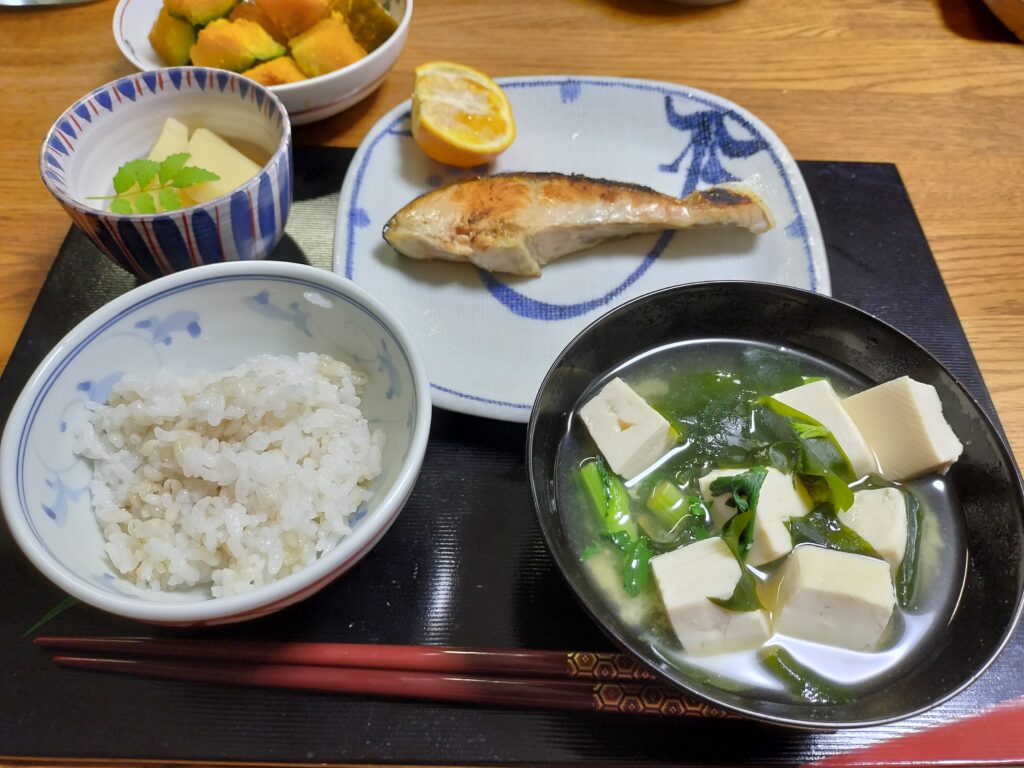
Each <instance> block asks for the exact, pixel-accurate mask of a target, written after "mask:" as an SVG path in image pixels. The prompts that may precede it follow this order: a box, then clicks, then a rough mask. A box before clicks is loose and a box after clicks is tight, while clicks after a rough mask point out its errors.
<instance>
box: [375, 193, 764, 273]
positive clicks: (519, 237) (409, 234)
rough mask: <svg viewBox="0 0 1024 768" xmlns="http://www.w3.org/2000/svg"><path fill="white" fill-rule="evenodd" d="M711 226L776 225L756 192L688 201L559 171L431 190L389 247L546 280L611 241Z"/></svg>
mask: <svg viewBox="0 0 1024 768" xmlns="http://www.w3.org/2000/svg"><path fill="white" fill-rule="evenodd" d="M707 224H733V225H736V226H740V227H745V228H746V229H749V230H750V231H751V232H755V233H759V232H764V231H766V230H769V229H771V228H772V226H774V221H773V220H772V215H771V213H770V212H769V211H768V208H767V207H766V206H765V204H764V203H763V202H762V201H761V200H760V198H758V197H757V196H756V195H755V194H754V193H753V192H751V191H750V190H749V189H747V188H745V187H743V186H740V185H733V184H727V185H722V186H718V187H712V188H711V189H704V190H700V191H698V192H694V193H692V194H690V195H687V196H686V197H685V198H683V199H681V200H680V199H678V198H675V197H670V196H669V195H663V194H661V193H659V192H655V191H654V190H653V189H648V188H647V187H641V186H636V185H633V184H620V183H617V182H613V181H605V180H604V179H591V178H588V177H586V176H566V175H563V174H558V173H514V174H501V175H497V176H486V177H483V178H479V179H474V180H471V181H463V182H459V183H457V184H453V185H451V186H448V187H443V188H441V189H437V190H434V191H433V192H428V193H427V194H425V195H422V196H421V197H418V198H416V199H415V200H413V201H412V202H411V203H409V204H408V205H407V206H405V207H404V208H403V209H402V210H400V211H399V212H398V213H396V214H395V215H394V216H393V217H392V218H391V221H389V222H388V223H387V224H386V225H385V226H384V239H385V240H387V241H388V242H389V243H390V244H391V245H392V246H394V248H395V249H396V250H397V251H398V252H399V253H402V254H404V255H406V256H408V257H409V258H413V259H446V260H448V261H461V262H470V263H472V264H476V265H477V266H478V267H482V268H483V269H487V270H490V271H491V272H507V273H510V274H513V275H534V276H535V275H539V274H540V270H541V267H542V266H544V265H545V264H547V263H549V262H551V261H554V260H555V259H557V258H558V257H559V256H564V255H565V254H567V253H573V252H574V251H579V250H582V249H584V248H589V247H590V246H592V245H596V244H597V243H600V242H603V241H605V240H608V239H610V238H613V237H623V236H626V235H633V234H636V233H639V232H657V231H659V230H664V229H685V228H687V227H695V226H703V225H707Z"/></svg>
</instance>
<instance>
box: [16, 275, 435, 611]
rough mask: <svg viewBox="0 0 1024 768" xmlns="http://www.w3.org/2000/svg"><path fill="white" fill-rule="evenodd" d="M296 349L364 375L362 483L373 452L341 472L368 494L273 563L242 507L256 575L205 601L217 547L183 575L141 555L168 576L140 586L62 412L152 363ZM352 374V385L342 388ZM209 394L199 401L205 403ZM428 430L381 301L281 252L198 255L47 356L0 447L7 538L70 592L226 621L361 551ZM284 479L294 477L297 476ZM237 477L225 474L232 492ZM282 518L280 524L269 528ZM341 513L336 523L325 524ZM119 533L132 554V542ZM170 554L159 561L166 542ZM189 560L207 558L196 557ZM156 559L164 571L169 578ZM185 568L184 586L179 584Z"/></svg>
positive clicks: (416, 382)
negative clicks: (194, 263)
mask: <svg viewBox="0 0 1024 768" xmlns="http://www.w3.org/2000/svg"><path fill="white" fill-rule="evenodd" d="M307 352H308V353H315V354H316V355H329V356H330V357H332V358H334V359H336V360H339V361H341V362H343V363H345V364H346V365H347V366H349V367H350V368H351V369H352V370H353V371H358V372H359V373H361V374H362V375H364V376H365V377H366V382H365V384H364V385H362V394H361V395H358V397H359V405H358V408H359V410H360V412H361V414H362V416H363V418H365V421H366V429H367V430H368V434H369V435H371V436H372V435H373V434H374V433H375V432H380V434H381V436H382V438H383V440H382V441H381V442H374V444H375V445H377V446H378V447H379V472H380V474H379V475H377V476H376V477H374V478H373V479H372V481H370V480H369V479H368V477H367V476H368V475H372V474H374V472H375V471H376V467H375V466H374V462H375V459H374V458H373V456H372V451H371V452H370V453H368V454H366V455H365V456H363V457H362V459H361V461H362V468H361V469H359V470H356V471H357V472H360V473H361V476H362V477H364V483H363V489H364V490H365V491H367V492H368V495H367V496H365V497H363V496H362V493H360V494H358V496H359V497H360V498H355V497H353V499H352V500H351V503H350V505H349V507H347V508H346V509H347V511H346V512H345V514H342V515H339V516H338V518H337V519H336V520H335V521H334V522H332V523H330V524H329V528H333V530H332V531H331V532H330V534H329V536H328V539H335V538H336V539H337V541H336V543H329V542H328V540H327V539H325V540H324V541H323V544H324V546H323V547H322V548H321V549H320V550H319V551H318V552H316V557H315V558H312V559H309V560H307V562H306V563H305V564H304V565H301V566H299V565H298V563H295V565H294V567H292V566H287V565H285V560H286V559H287V557H286V556H285V555H284V554H283V552H284V548H282V550H281V553H282V555H281V565H280V567H278V564H277V560H276V557H277V555H276V554H274V552H273V550H274V549H275V547H274V546H273V544H272V538H273V536H271V537H269V538H268V541H270V542H271V543H269V544H264V543H254V542H256V541H257V539H259V535H257V534H256V533H255V531H256V530H257V528H258V526H259V525H261V524H264V523H270V524H271V525H272V526H273V525H274V523H273V522H271V517H272V516H271V515H269V514H267V515H266V519H265V520H259V521H255V520H254V521H252V523H253V526H250V529H249V530H248V531H247V532H245V533H239V536H240V538H237V541H241V542H245V541H246V536H250V535H251V537H250V539H249V540H248V543H246V545H245V546H246V551H242V550H238V551H236V552H235V553H234V555H238V554H242V555H247V554H253V553H252V552H250V551H248V548H250V547H255V548H256V549H257V550H258V551H259V553H260V554H259V557H260V558H264V560H263V561H262V563H258V564H257V565H258V566H259V567H258V568H257V569H256V570H259V569H260V568H262V570H261V571H260V572H261V573H262V578H260V579H255V578H254V579H252V580H251V584H248V583H247V582H248V581H249V580H243V581H241V582H240V581H239V580H238V579H237V578H235V577H232V586H231V588H230V589H226V590H225V591H224V592H223V593H222V594H223V596H222V597H217V598H214V596H213V592H212V587H215V586H223V581H224V580H223V579H222V580H221V581H222V583H221V584H217V583H215V579H214V578H213V571H214V570H223V569H224V568H225V566H227V565H228V564H229V563H230V562H231V560H230V559H228V558H225V559H220V558H221V557H222V556H223V555H224V552H223V551H222V552H220V554H218V555H217V557H216V558H214V557H211V556H209V555H208V553H205V554H202V555H201V556H199V557H197V558H196V559H195V561H194V562H192V563H190V564H189V565H190V566H191V567H194V568H196V569H197V570H198V571H199V573H198V574H195V573H191V574H190V573H188V568H178V566H175V568H174V569H170V568H166V562H169V560H168V559H167V558H165V565H163V566H157V565H154V568H156V570H161V569H166V570H167V573H166V574H164V573H162V571H161V573H155V572H154V573H155V582H156V583H157V584H160V583H161V581H162V580H163V583H164V584H166V587H169V588H162V589H153V588H152V587H151V584H147V578H148V577H149V576H150V574H144V578H142V579H141V581H139V580H138V579H136V578H135V577H131V578H129V577H127V576H126V575H125V574H124V573H122V572H121V571H120V570H119V569H118V568H116V567H115V566H114V564H113V562H112V561H111V557H110V553H109V552H108V550H107V544H108V541H107V539H106V538H105V536H104V530H103V529H104V527H105V526H104V525H101V524H100V523H99V522H98V521H97V518H96V515H95V514H94V512H93V495H94V489H93V479H94V478H93V469H94V467H93V461H92V460H90V459H86V458H85V457H83V456H81V455H77V454H76V453H75V450H74V449H75V442H76V437H75V434H76V425H80V424H82V423H83V422H84V421H85V420H87V419H88V418H89V414H90V413H92V412H95V411H97V410H98V406H99V405H102V404H105V403H107V402H108V400H109V398H110V396H111V394H112V391H113V388H114V386H115V385H116V384H118V383H119V382H122V381H124V382H125V383H129V382H131V378H130V377H132V376H143V377H149V376H153V375H154V374H155V373H156V372H158V371H167V372H169V373H170V374H172V375H174V376H176V377H202V376H210V375H217V374H221V373H223V372H224V371H226V370H229V369H231V368H233V367H235V366H238V365H240V364H242V363H244V362H245V361H247V360H249V359H251V358H253V357H255V356H258V355H275V356H287V357H291V358H292V359H293V360H294V359H295V357H296V356H297V355H299V354H300V353H307ZM357 381H358V380H357V379H353V380H352V382H351V386H352V388H353V392H354V391H355V388H356V387H357V386H358V383H357ZM296 402H297V401H296ZM350 404H351V403H350ZM219 407H220V406H219V404H217V405H211V410H210V414H214V413H215V412H216V411H217V410H219ZM226 407H227V405H226V404H225V408H226ZM225 413H226V410H225ZM317 418H319V417H317ZM161 428H163V427H161ZM312 428H313V427H311V429H312ZM429 428H430V397H429V383H428V381H427V378H426V373H425V369H424V366H423V363H422V361H421V359H420V357H419V354H418V352H417V350H416V349H415V348H414V347H413V345H412V342H411V340H410V338H409V336H408V333H407V332H406V331H405V330H404V328H402V327H401V325H400V323H399V322H398V321H397V319H396V318H395V317H394V316H393V315H392V313H391V312H390V311H389V310H388V309H387V308H386V307H385V306H383V305H382V304H381V303H380V302H379V301H377V300H376V299H374V298H373V297H372V296H370V295H369V294H367V293H366V292H365V291H363V290H362V289H360V288H359V287H358V286H355V285H353V284H352V283H351V282H350V281H347V280H345V279H344V278H340V277H338V276H336V275H333V274H331V273H329V272H326V271H325V270H321V269H317V268H314V267H308V266H302V265H296V264H287V263H281V262H230V263H225V264H218V265H213V266H208V267H199V268H195V269H191V270H187V271H184V272H180V273H177V274H174V275H171V276H168V277H165V278H162V279H160V280H156V281H153V282H151V283H148V284H146V285H143V286H141V287H139V288H136V289H135V290H133V291H130V292H128V293H127V294H125V295H123V296H121V297H119V298H117V299H115V300H113V301H112V302H110V303H109V304H107V305H105V306H103V307H102V308H100V309H98V310H97V311H95V312H94V313H93V314H92V315H90V316H89V317H87V318H86V319H85V320H83V321H82V322H81V323H79V325H78V326H76V327H75V328H74V329H73V330H72V331H71V332H70V333H69V334H68V335H67V336H66V337H65V338H64V339H63V340H61V341H60V342H59V343H58V344H57V345H56V346H55V347H54V349H53V351H51V352H50V354H49V355H47V357H46V358H45V359H44V360H43V361H42V363H41V364H40V366H39V367H38V369H37V370H36V372H35V373H34V374H33V376H32V377H31V378H30V380H29V381H28V383H27V384H26V386H25V388H24V390H23V392H22V394H21V396H20V397H19V399H18V401H17V403H16V404H15V406H14V408H13V409H12V410H11V413H10V416H9V418H8V421H7V426H6V428H5V431H4V437H3V441H2V444H0V501H2V503H3V508H4V515H5V518H6V520H7V523H8V526H9V527H10V529H11V532H12V534H13V536H14V538H15V540H16V541H17V543H18V545H19V547H20V548H21V549H22V551H23V552H24V553H25V554H26V555H27V556H28V558H29V559H30V560H31V561H32V563H33V564H34V565H35V566H36V567H37V568H38V569H39V570H40V571H41V572H42V573H43V574H44V575H45V576H47V578H49V579H50V580H51V581H53V582H54V583H55V584H57V585H58V586H60V587H61V588H62V589H64V590H65V591H67V592H68V593H69V594H71V595H73V596H74V597H77V598H79V599H80V600H82V601H83V602H86V603H88V604H90V605H93V606H96V607H99V608H102V609H104V610H107V611H110V612H113V613H116V614H119V615H122V616H127V617H130V618H135V619H139V620H142V621H147V622H154V623H160V624H168V625H196V624H216V623H223V622H231V621H240V620H243V619H248V618H254V617H256V616H261V615H264V614H267V613H270V612H273V611H276V610H279V609H280V608H283V607H285V606H286V605H289V604H291V603H294V602H297V601H298V600H302V599H304V598H306V597H308V596H309V595H312V594H313V593H314V592H316V591H317V590H319V589H321V588H323V587H324V586H325V585H327V584H329V583H330V582H331V581H332V580H333V579H335V578H337V577H338V576H339V575H340V574H341V573H343V572H344V571H345V570H347V569H348V568H350V567H351V566H352V565H354V564H355V563H356V562H358V561H359V559H361V558H362V557H364V556H365V555H366V554H367V553H368V552H369V551H370V550H371V549H372V548H373V546H374V545H375V544H376V543H377V541H379V540H380V538H381V537H382V536H383V535H384V534H385V533H386V532H387V530H388V528H389V527H390V525H391V524H392V523H393V522H394V520H395V519H396V517H397V515H398V513H399V512H400V510H401V508H402V506H403V505H404V504H405V501H406V500H407V499H408V497H409V495H410V493H411V492H412V487H413V484H414V483H415V480H416V478H417V476H418V474H419V469H420V466H421V464H422V460H423V454H424V452H425V450H426V442H427V437H428V433H429ZM365 434H367V433H364V437H365ZM153 437H154V438H155V430H153ZM309 437H310V436H308V435H307V436H303V437H301V438H299V439H300V441H302V440H306V439H307V438H309ZM81 439H82V438H79V440H81ZM189 439H191V438H189ZM218 440H219V438H218ZM282 445H283V441H282ZM78 448H79V449H80V450H81V449H82V448H83V446H82V445H79V446H78ZM95 448H96V446H95V445H94V446H93V449H95ZM161 450H162V449H161ZM275 450H280V447H278V448H276V449H275ZM310 450H311V451H315V450H319V449H318V448H312V447H311V448H310ZM232 452H234V453H235V454H237V453H238V451H237V447H235V448H231V449H230V450H229V451H228V453H232ZM301 454H302V450H299V451H298V453H296V454H295V456H293V458H295V460H296V461H299V459H298V458H296V457H299V456H301ZM182 458H184V456H182ZM235 458H236V459H238V456H235ZM309 458H310V457H309V456H307V457H306V460H309ZM221 459H225V460H229V457H227V456H221V457H219V458H218V461H220V460H221ZM204 460H205V459H204ZM240 461H241V460H240ZM245 461H247V460H245ZM330 461H335V459H331V460H330ZM243 463H244V461H243ZM321 463H322V461H321ZM192 469H195V468H192ZM324 469H327V470H328V471H327V474H330V473H331V472H333V471H334V470H332V469H330V466H328V467H326V468H321V469H319V470H317V472H316V481H315V484H316V483H322V482H323V481H324V477H325V473H324ZM176 471H177V470H176ZM204 471H205V470H204ZM171 474H173V473H171ZM251 474H252V473H250V476H251ZM129 475H130V476H129V477H126V478H125V480H126V481H131V480H132V477H133V476H134V472H131V473H129ZM310 478H312V475H310ZM166 479H167V478H164V480H166ZM336 479H339V480H341V481H342V482H341V484H342V485H344V484H345V483H344V480H346V479H349V478H347V475H346V476H345V477H342V476H341V475H338V477H337V478H336ZM310 481H311V482H313V481H312V480H310ZM327 485H330V483H328V484H327ZM297 487H299V488H300V489H301V488H302V487H303V483H302V482H299V484H298V486H297ZM324 487H325V488H326V487H327V486H324ZM238 490H239V489H238V488H237V484H236V487H235V488H234V490H233V491H231V493H238ZM300 492H301V490H300ZM228 495H230V493H229V494H228ZM217 496H220V491H218V493H217ZM140 501H142V500H141V499H140ZM150 501H155V499H150ZM226 506H228V505H226ZM353 508H354V510H355V511H352V509H353ZM267 509H268V510H269V509H270V507H269V506H268V507H267ZM324 509H326V506H325V507H324ZM287 514H290V512H288V513H287ZM302 514H304V513H300V514H299V517H298V518H296V519H297V520H298V521H299V522H296V523H294V524H298V525H300V527H301V526H302V525H311V522H310V521H311V520H313V518H306V519H303V518H302ZM332 514H333V513H332ZM314 517H316V515H314ZM321 517H322V516H321ZM226 519H232V518H231V516H230V515H229V516H228V517H227V518H226ZM237 519H238V518H234V522H237ZM343 519H344V520H345V522H341V521H342V520H343ZM125 522H126V521H125ZM234 522H231V523H230V524H231V525H234ZM278 522H282V521H281V520H278ZM117 524H118V523H116V522H115V521H107V523H106V525H115V526H116V525H117ZM292 524H293V523H291V522H289V523H287V524H286V523H284V522H282V529H283V528H284V526H285V525H292ZM225 525H228V523H227V522H226V523H225ZM317 525H318V526H319V525H320V522H317ZM346 525H347V527H348V528H349V529H351V530H350V532H345V533H343V534H341V535H339V532H343V531H345V526H346ZM245 527H246V526H245V525H244V524H243V526H242V529H244V528H245ZM213 530H218V531H219V532H218V533H217V534H216V535H215V536H214V540H211V541H210V546H211V549H212V551H214V552H217V551H218V550H219V549H221V546H220V545H221V544H226V542H227V538H230V536H228V537H227V538H225V539H224V540H223V541H217V540H216V537H217V536H222V537H223V536H224V535H225V534H224V532H225V531H226V529H218V528H217V526H214V527H213ZM111 533H115V531H111ZM177 533H180V531H179V532H177ZM177 533H175V534H174V536H176V535H177ZM306 533H308V534H309V537H312V538H309V541H312V542H313V543H312V544H311V545H309V544H308V542H306V543H304V544H303V546H305V547H307V550H306V551H309V550H308V547H309V546H311V547H312V550H313V551H316V548H317V546H319V544H318V543H317V541H318V539H317V536H318V535H319V528H318V529H317V532H316V533H314V532H313V531H312V528H310V529H309V530H307V531H306ZM274 535H276V534H274ZM288 535H290V534H288ZM174 536H172V537H171V538H172V539H173V538H174ZM190 536H191V534H189V535H187V536H186V537H185V539H183V540H182V542H183V545H185V546H187V544H185V543H184V542H187V541H190V540H191V539H190ZM146 540H147V541H151V542H152V543H151V546H153V547H158V544H159V543H160V542H162V541H163V538H162V537H161V536H156V537H153V536H147V539H146ZM140 541H141V539H140ZM304 541H306V537H305V535H304ZM128 546H129V550H127V551H131V547H132V545H131V544H129V545H128ZM231 546H235V543H232V545H231ZM260 547H263V549H260ZM298 549H299V550H301V549H302V547H298ZM225 551H226V550H225ZM170 555H171V557H170V559H173V558H174V553H173V552H171V553H170ZM203 558H207V559H209V560H216V562H215V563H205V561H204V560H203ZM156 562H157V561H156V560H154V563H156ZM200 562H203V563H205V564H203V565H200V564H199V563H200ZM171 570H176V571H177V575H176V576H175V577H174V578H173V579H172V578H171V576H170V571H171ZM271 574H273V579H271V578H270V577H271ZM224 575H225V576H227V575H228V574H224ZM193 576H196V577H197V579H196V583H195V584H194V585H191V586H190V585H189V583H188V582H189V581H191V580H192V577H193ZM236 576H237V574H236ZM165 577H166V578H165ZM172 580H173V581H175V582H176V583H174V584H172V583H171V581H172ZM150 582H152V579H150Z"/></svg>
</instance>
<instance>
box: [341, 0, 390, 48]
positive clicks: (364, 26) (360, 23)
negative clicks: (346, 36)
mask: <svg viewBox="0 0 1024 768" xmlns="http://www.w3.org/2000/svg"><path fill="white" fill-rule="evenodd" d="M338 5H339V6H346V7H344V8H341V7H339V8H337V9H336V10H337V11H338V12H339V13H341V15H342V16H343V17H344V19H345V23H346V24H347V25H348V28H349V29H350V30H352V37H354V38H355V40H356V42H357V43H359V44H360V45H361V46H363V48H365V49H366V50H367V52H369V51H373V50H376V49H377V48H378V47H380V45H381V43H383V42H384V41H385V40H387V39H388V38H389V37H391V34H392V33H393V32H394V31H395V30H396V29H398V23H397V22H396V21H395V20H394V19H393V18H392V17H391V14H390V13H388V12H387V11H385V10H384V9H383V8H381V7H380V5H379V4H378V3H377V0H340V2H339V3H338Z"/></svg>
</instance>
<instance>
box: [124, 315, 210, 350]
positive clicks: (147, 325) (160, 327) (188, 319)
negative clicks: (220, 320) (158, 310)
mask: <svg viewBox="0 0 1024 768" xmlns="http://www.w3.org/2000/svg"><path fill="white" fill-rule="evenodd" d="M135 327H136V328H138V329H139V330H144V331H148V332H149V334H150V336H151V337H152V340H153V343H154V344H163V345H165V346H168V347H169V346H171V342H172V341H174V334H176V333H187V334H188V335H189V336H191V337H192V338H193V339H195V338H198V337H199V335H200V334H201V333H202V332H203V329H202V326H200V325H199V314H198V313H197V312H192V311H191V310H183V309H179V310H178V311H177V312H172V313H171V314H169V315H168V316H167V317H165V318H164V319H163V320H161V319H160V318H159V317H157V316H156V315H153V316H152V317H147V318H146V319H145V320H139V321H138V322H137V323H135Z"/></svg>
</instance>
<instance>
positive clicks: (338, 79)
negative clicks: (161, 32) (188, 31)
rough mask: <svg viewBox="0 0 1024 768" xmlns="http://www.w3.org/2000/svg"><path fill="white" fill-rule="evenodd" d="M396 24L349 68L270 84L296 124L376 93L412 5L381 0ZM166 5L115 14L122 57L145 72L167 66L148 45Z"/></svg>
mask: <svg viewBox="0 0 1024 768" xmlns="http://www.w3.org/2000/svg"><path fill="white" fill-rule="evenodd" d="M381 5H382V6H383V7H384V9H385V10H386V11H387V12H388V13H390V14H391V18H393V19H394V20H395V21H396V22H397V23H398V29H396V30H395V31H394V32H393V33H392V35H391V37H389V38H388V39H387V40H385V41H384V43H383V44H381V46H380V47H379V48H377V49H376V50H374V51H371V52H370V54H369V55H367V56H365V57H363V58H362V59H360V60H359V61H357V62H355V63H353V64H349V65H348V66H347V67H342V68H341V69H336V70H335V71H334V72H328V73H327V74H326V75H320V76H319V77H311V78H309V79H308V80H302V81H301V82H298V83H285V84H284V85H272V86H270V91H271V93H273V94H274V95H275V96H277V98H279V99H280V100H281V102H282V103H283V104H284V105H285V107H286V108H287V110H288V116H289V117H290V118H291V121H292V125H304V124H306V123H313V122H316V121H317V120H323V119H325V118H327V117H330V116H331V115H335V114H337V113H338V112H342V111H344V110H346V109H348V108H349V107H351V106H352V105H353V104H356V103H357V102H360V101H362V100H363V99H365V98H366V97H367V96H369V95H370V94H371V93H373V92H374V91H376V90H377V89H378V88H379V87H380V86H381V84H382V83H383V82H384V79H385V78H386V77H387V76H388V73H389V72H390V71H391V70H392V69H393V68H394V66H395V62H397V61H398V56H399V54H401V53H402V48H403V47H404V46H405V40H406V38H407V37H408V36H409V25H410V24H411V23H412V5H413V0H381ZM162 6H163V0H120V2H118V4H117V8H116V9H115V10H114V40H115V42H117V47H118V48H120V49H121V53H123V54H124V57H125V58H126V59H128V61H130V62H131V63H132V64H134V65H135V66H136V67H138V68H139V69H141V70H143V71H145V70H149V69H157V68H159V67H163V66H166V64H165V63H164V61H163V60H162V59H161V58H160V56H159V54H157V52H156V51H155V50H153V46H152V45H151V44H150V42H149V30H150V28H151V27H152V26H153V22H154V21H155V20H156V17H157V14H159V13H160V8H161V7H162Z"/></svg>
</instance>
